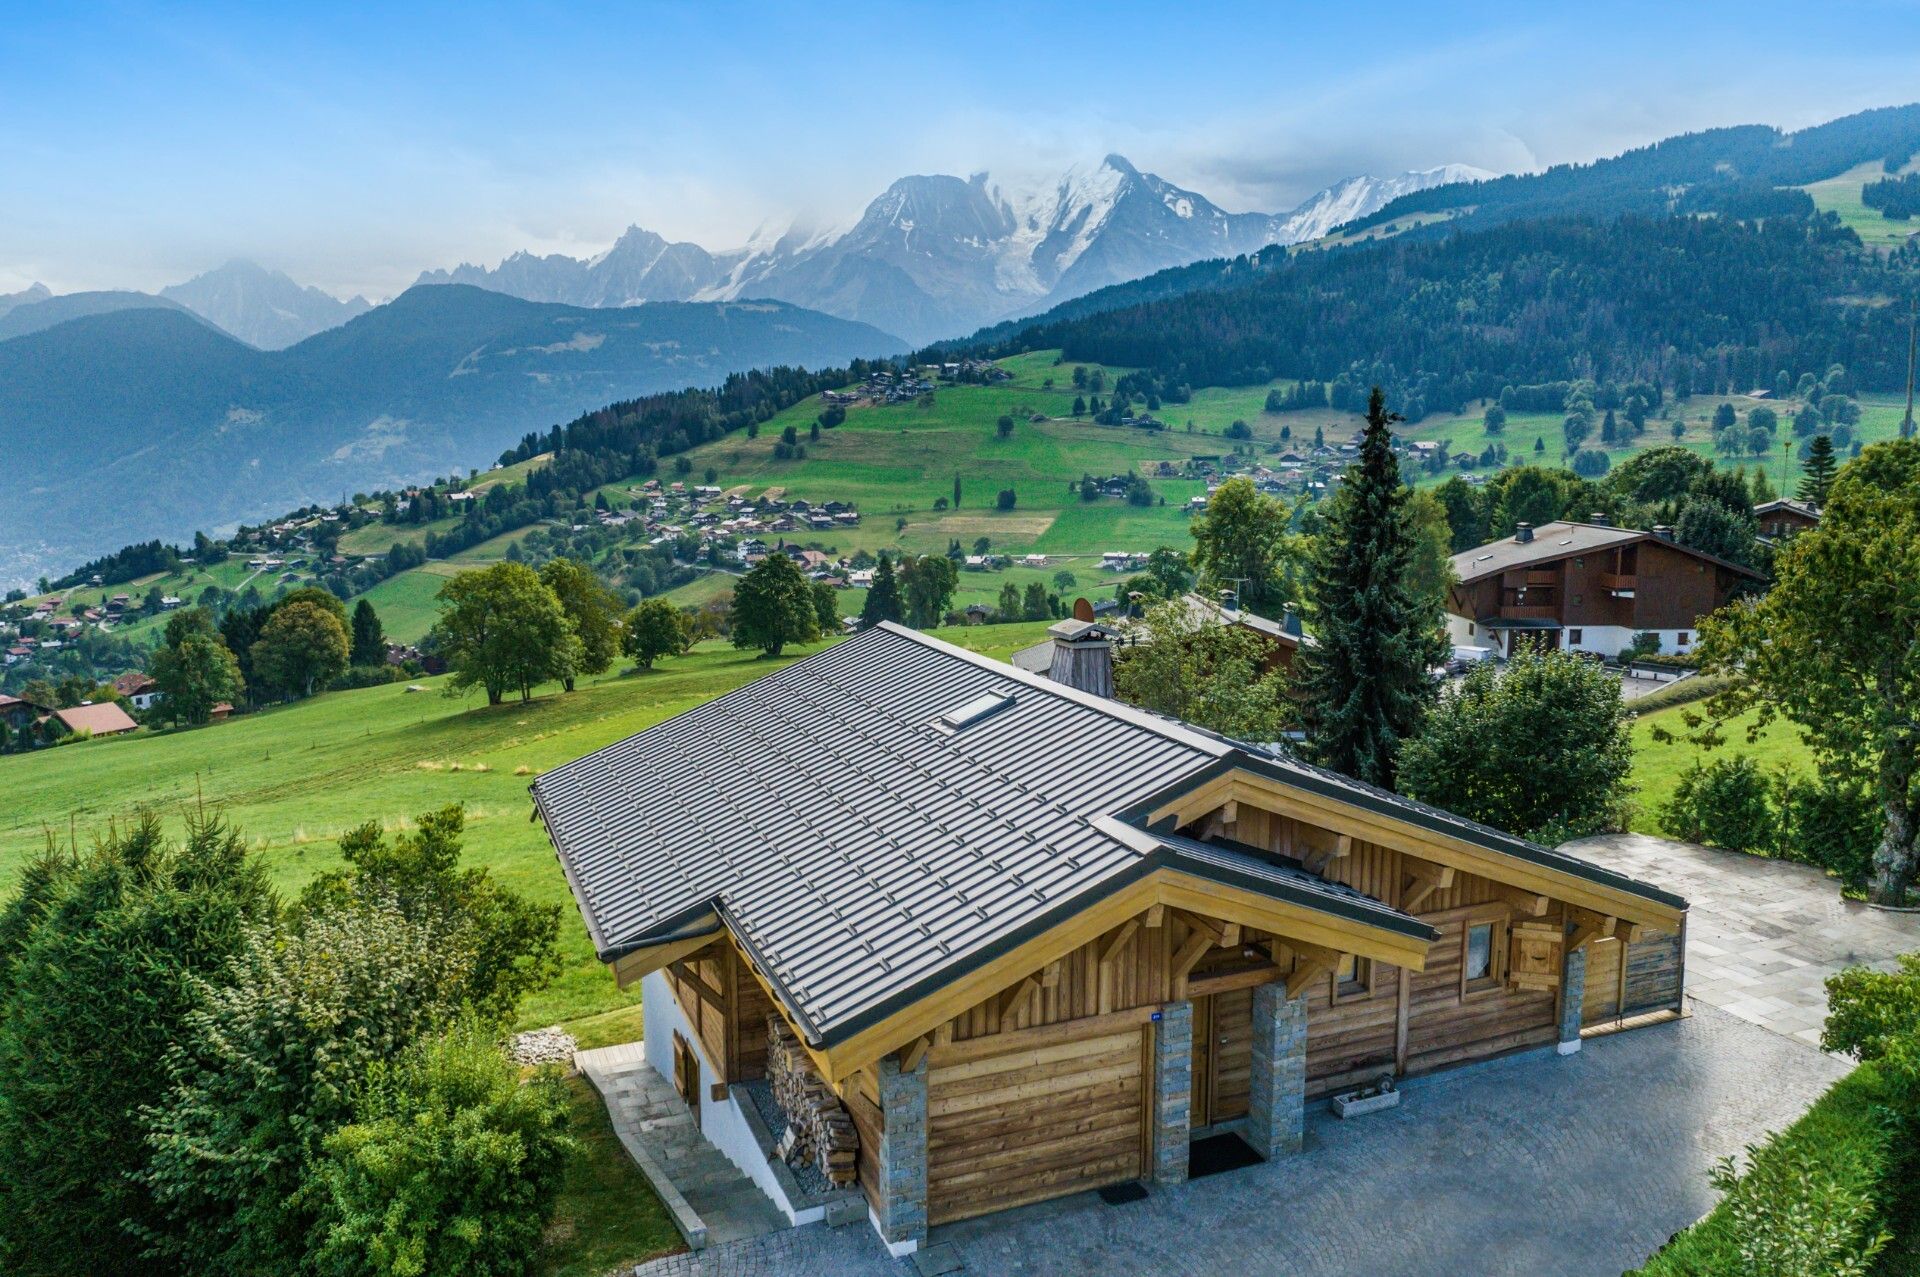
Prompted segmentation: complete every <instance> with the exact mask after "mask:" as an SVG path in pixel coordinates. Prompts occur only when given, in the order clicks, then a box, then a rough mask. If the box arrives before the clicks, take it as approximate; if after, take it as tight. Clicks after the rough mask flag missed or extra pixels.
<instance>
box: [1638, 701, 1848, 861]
mask: <svg viewBox="0 0 1920 1277" xmlns="http://www.w3.org/2000/svg"><path fill="white" fill-rule="evenodd" d="M1688 709H1692V710H1693V711H1694V712H1696V713H1697V712H1698V711H1699V709H1700V706H1699V705H1698V704H1695V705H1692V706H1683V705H1676V706H1674V707H1673V708H1672V709H1663V710H1659V711H1657V712H1655V713H1652V714H1648V715H1646V716H1644V717H1642V718H1639V719H1636V720H1635V721H1634V724H1633V786H1634V789H1635V793H1634V795H1633V808H1634V810H1633V818H1632V821H1631V822H1630V823H1631V827H1632V829H1633V830H1634V832H1636V833H1642V834H1655V835H1658V836H1661V837H1669V836H1670V835H1669V834H1668V833H1667V831H1666V830H1665V829H1663V828H1662V827H1661V823H1660V811H1661V809H1662V808H1663V807H1665V806H1666V805H1667V804H1668V803H1669V802H1671V801H1672V800H1673V795H1674V791H1675V790H1677V789H1678V788H1679V787H1680V778H1681V777H1682V776H1684V775H1686V773H1687V770H1688V769H1689V768H1691V767H1693V766H1694V765H1695V764H1696V763H1697V764H1700V765H1703V766H1705V765H1711V764H1712V763H1713V762H1714V761H1715V760H1717V759H1721V758H1737V757H1742V756H1744V757H1750V758H1752V759H1753V760H1754V761H1755V762H1756V763H1758V764H1759V765H1760V767H1761V770H1763V771H1765V772H1768V773H1769V774H1771V773H1772V772H1773V771H1774V770H1775V769H1776V768H1778V767H1781V766H1785V767H1788V768H1790V769H1791V770H1793V771H1796V772H1800V773H1803V774H1807V775H1811V774H1812V773H1813V772H1814V771H1815V770H1816V766H1815V763H1814V759H1813V751H1812V750H1810V749H1808V748H1807V743H1806V741H1805V740H1804V739H1803V738H1802V737H1801V735H1800V731H1799V729H1798V728H1796V727H1794V726H1793V724H1791V723H1788V722H1784V721H1782V720H1778V719H1776V720H1775V721H1774V722H1772V723H1769V724H1768V725H1767V727H1766V728H1765V729H1764V730H1763V731H1762V732H1761V733H1760V735H1759V737H1758V738H1757V739H1755V740H1754V741H1752V742H1751V743H1749V742H1748V740H1747V731H1748V729H1749V728H1750V727H1751V726H1752V725H1753V723H1754V721H1755V719H1756V717H1757V715H1756V713H1747V714H1743V715H1741V716H1740V717H1739V718H1736V719H1733V720H1732V721H1731V722H1729V723H1728V724H1727V726H1726V728H1725V729H1724V734H1725V736H1726V743H1725V744H1724V745H1721V746H1719V747H1718V748H1716V749H1711V750H1705V749H1701V748H1699V747H1698V746H1695V745H1691V744H1688V743H1687V742H1686V741H1685V740H1684V739H1676V740H1674V741H1671V742H1662V741H1659V740H1656V739H1655V738H1654V731H1655V729H1656V728H1665V729H1666V731H1667V732H1668V733H1669V734H1671V735H1673V736H1676V737H1681V736H1682V734H1683V733H1684V732H1685V731H1686V724H1685V722H1684V721H1683V720H1682V718H1681V715H1682V714H1684V713H1685V712H1687V710H1688Z"/></svg>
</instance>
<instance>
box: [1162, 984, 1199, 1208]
mask: <svg viewBox="0 0 1920 1277" xmlns="http://www.w3.org/2000/svg"><path fill="white" fill-rule="evenodd" d="M1192 1134H1193V1003H1191V1002H1169V1003H1168V1004H1167V1005H1166V1006H1163V1007H1161V1008H1160V1019H1159V1022H1158V1023H1156V1024H1155V1025H1154V1026H1153V1182H1154V1183H1156V1184H1162V1185H1166V1184H1183V1183H1185V1182H1186V1179H1187V1143H1188V1140H1189V1139H1190V1138H1191V1137H1192Z"/></svg>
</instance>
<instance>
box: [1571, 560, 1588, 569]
mask: <svg viewBox="0 0 1920 1277" xmlns="http://www.w3.org/2000/svg"><path fill="white" fill-rule="evenodd" d="M1573 566H1575V567H1577V568H1583V567H1585V566H1587V561H1586V560H1585V559H1575V560H1574V561H1573Z"/></svg>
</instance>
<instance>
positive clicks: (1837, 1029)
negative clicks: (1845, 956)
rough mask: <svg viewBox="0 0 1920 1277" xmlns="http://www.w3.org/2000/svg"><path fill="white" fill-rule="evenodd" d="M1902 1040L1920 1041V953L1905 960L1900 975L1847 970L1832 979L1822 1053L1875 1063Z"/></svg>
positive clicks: (1867, 969) (1896, 1047) (1857, 969)
mask: <svg viewBox="0 0 1920 1277" xmlns="http://www.w3.org/2000/svg"><path fill="white" fill-rule="evenodd" d="M1903 1041H1905V1042H1908V1043H1911V1042H1914V1041H1920V952H1916V953H1908V954H1903V955H1901V958H1900V969H1899V970H1898V971H1891V972H1889V971H1874V970H1871V969H1869V968H1867V967H1848V968H1847V969H1846V970H1845V971H1841V972H1839V973H1838V974H1835V975H1831V976H1828V977H1827V1025H1826V1028H1825V1029H1824V1030H1823V1031H1822V1032H1821V1035H1820V1048H1821V1049H1822V1050H1824V1051H1841V1052H1845V1053H1846V1054H1848V1055H1852V1056H1854V1057H1856V1058H1858V1059H1861V1060H1868V1061H1872V1060H1879V1059H1883V1058H1885V1057H1886V1056H1888V1055H1889V1054H1892V1053H1894V1052H1895V1051H1896V1050H1897V1049H1898V1047H1899V1045H1900V1044H1901V1043H1902V1042H1903Z"/></svg>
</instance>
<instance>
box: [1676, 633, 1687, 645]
mask: <svg viewBox="0 0 1920 1277" xmlns="http://www.w3.org/2000/svg"><path fill="white" fill-rule="evenodd" d="M1674 644H1675V646H1677V647H1685V646H1686V645H1687V632H1686V631H1685V630H1681V631H1680V637H1679V638H1677V639H1675V640H1674Z"/></svg>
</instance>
